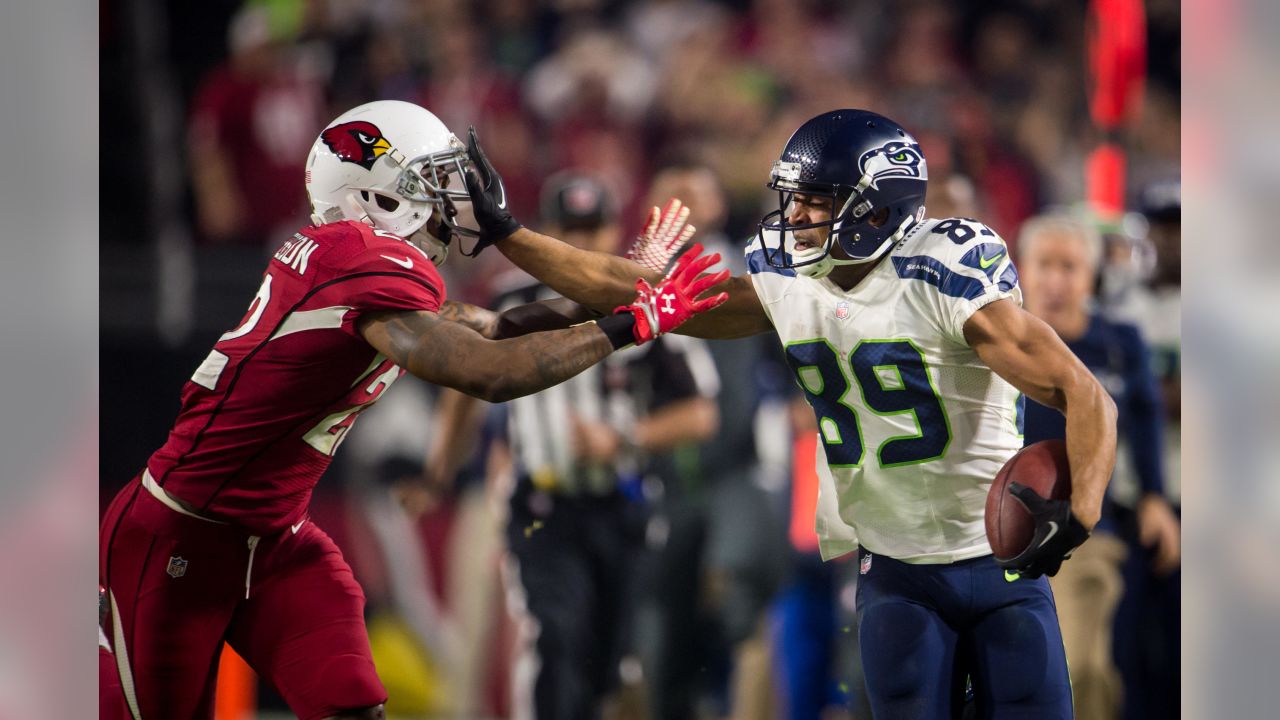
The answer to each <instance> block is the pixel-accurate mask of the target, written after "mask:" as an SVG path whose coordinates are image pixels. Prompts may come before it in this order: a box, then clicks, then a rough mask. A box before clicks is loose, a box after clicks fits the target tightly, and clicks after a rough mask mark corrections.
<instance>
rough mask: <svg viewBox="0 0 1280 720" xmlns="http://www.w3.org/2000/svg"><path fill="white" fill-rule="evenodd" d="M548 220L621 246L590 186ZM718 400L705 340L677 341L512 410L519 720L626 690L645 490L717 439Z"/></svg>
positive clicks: (526, 288)
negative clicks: (672, 459)
mask: <svg viewBox="0 0 1280 720" xmlns="http://www.w3.org/2000/svg"><path fill="white" fill-rule="evenodd" d="M542 217H543V220H544V222H545V223H546V224H547V225H548V230H549V231H550V232H552V234H554V235H556V236H557V237H560V238H562V239H563V240H564V241H565V242H569V243H572V244H574V245H577V246H578V247H582V248H585V249H588V250H600V251H606V252H617V251H618V250H619V241H620V240H621V231H620V229H619V227H618V225H617V222H616V213H615V210H614V208H613V204H612V202H611V200H610V198H609V195H608V193H607V192H606V190H605V189H604V187H603V186H602V185H601V184H600V183H599V182H597V181H595V180H593V179H592V178H590V177H588V176H584V175H578V174H560V175H556V176H553V177H552V178H550V179H548V180H547V182H546V184H545V185H544V188H543V193H542ZM506 286H507V287H506V288H505V292H502V294H501V295H500V296H499V298H498V301H497V308H498V309H499V310H502V309H505V308H506V307H507V306H510V305H518V304H523V303H526V302H532V301H537V300H542V299H546V298H549V297H555V295H554V294H553V293H551V292H550V291H549V290H547V289H546V288H545V287H543V286H542V285H539V284H537V283H536V282H535V281H533V280H532V279H531V278H529V277H528V276H523V278H521V279H519V280H513V279H510V278H509V279H508V281H507V283H506ZM718 391H719V377H718V376H717V374H716V370H715V365H714V363H713V361H712V359H711V356H710V353H708V351H707V349H706V348H705V346H704V345H703V344H702V341H700V340H696V339H693V338H686V337H683V336H679V335H668V336H663V337H660V338H658V339H657V340H655V341H654V342H651V343H647V344H646V345H644V346H642V347H638V348H631V349H629V350H625V351H622V352H618V353H614V354H613V355H612V356H610V357H609V358H608V359H606V360H605V361H604V362H602V363H600V364H599V365H597V366H595V367H592V368H590V369H588V370H587V371H585V372H583V373H582V374H581V375H578V376H576V377H574V378H572V379H571V380H569V381H568V382H565V383H563V384H561V385H557V386H555V387H552V388H549V389H547V390H544V391H542V392H540V393H537V394H535V395H531V396H529V397H525V398H520V399H518V400H513V401H511V402H509V403H507V404H506V409H507V421H506V433H505V437H506V441H507V443H508V445H509V447H510V450H511V454H512V456H513V461H514V464H515V476H516V482H515V486H514V488H513V490H512V494H511V498H510V517H509V520H508V526H507V539H508V543H509V549H510V551H511V552H510V558H511V564H510V566H509V568H508V570H509V572H508V573H507V576H506V582H507V589H508V593H509V598H510V600H511V604H512V606H513V609H514V610H515V612H516V616H517V619H518V625H519V631H520V650H519V655H518V657H517V660H516V666H515V668H514V671H513V680H514V683H515V688H514V691H515V695H514V697H513V705H514V706H515V708H516V717H530V716H531V717H535V718H584V719H585V718H590V717H595V716H597V715H598V714H599V708H600V703H601V700H602V699H604V698H605V697H606V696H607V695H608V694H609V693H610V692H611V691H613V690H614V689H615V688H616V687H617V683H618V679H619V665H620V661H621V659H622V657H623V655H624V653H626V652H628V650H629V649H630V648H629V647H628V645H629V642H630V632H631V626H632V623H631V622H630V616H631V609H632V603H631V598H632V597H633V596H634V590H635V589H634V587H633V583H632V582H631V580H632V578H633V577H634V575H635V561H636V559H637V557H638V555H639V553H640V552H641V550H642V549H643V543H644V537H643V536H644V527H645V522H646V520H647V518H646V511H645V502H644V495H645V491H644V488H645V487H655V486H657V485H658V484H659V483H655V482H652V480H654V479H657V478H654V474H655V473H657V472H661V470H660V468H662V467H664V466H668V467H669V466H670V463H669V462H663V461H662V460H663V456H664V455H667V454H669V452H670V451H672V450H674V449H676V448H678V447H679V446H681V445H684V444H688V443H699V442H702V441H704V440H707V439H710V438H711V437H712V436H713V435H714V434H715V432H716V430H717V427H718V425H719V415H718V411H717V406H716V402H715V396H716V394H717V393H718ZM530 711H532V712H531V713H530Z"/></svg>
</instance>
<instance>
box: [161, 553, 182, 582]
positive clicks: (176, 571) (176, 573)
mask: <svg viewBox="0 0 1280 720" xmlns="http://www.w3.org/2000/svg"><path fill="white" fill-rule="evenodd" d="M164 571H165V572H167V573H169V577H171V578H180V577H182V576H183V575H186V574H187V561H186V560H183V559H182V558H181V557H179V556H177V555H174V556H173V557H170V558H169V567H167V568H165V569H164Z"/></svg>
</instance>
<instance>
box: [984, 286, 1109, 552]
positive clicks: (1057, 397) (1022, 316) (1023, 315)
mask: <svg viewBox="0 0 1280 720" xmlns="http://www.w3.org/2000/svg"><path fill="white" fill-rule="evenodd" d="M964 337H965V340H966V341H967V342H968V344H969V346H970V347H971V348H973V350H974V352H975V353H977V355H978V358H979V359H981V360H982V362H983V363H985V364H986V365H987V367H989V368H991V369H992V370H993V371H995V373H996V374H997V375H999V376H1000V377H1002V378H1004V379H1005V380H1007V381H1009V383H1010V384H1012V385H1013V386H1014V387H1016V388H1018V389H1019V390H1021V391H1022V392H1024V393H1026V395H1027V397H1030V398H1031V399H1033V400H1035V401H1037V402H1040V403H1042V404H1044V405H1048V406H1050V407H1054V408H1057V409H1059V410H1061V411H1062V412H1063V413H1065V414H1066V418H1067V456H1068V460H1069V461H1070V464H1071V478H1072V495H1071V510H1072V512H1074V513H1075V515H1076V517H1077V518H1078V519H1079V520H1080V522H1081V523H1083V524H1084V526H1085V527H1092V526H1093V524H1094V523H1096V522H1097V521H1098V517H1099V515H1100V514H1101V509H1102V497H1103V494H1104V493H1105V491H1106V487H1107V482H1108V481H1109V480H1110V479H1111V471H1112V469H1113V468H1114V467H1115V457H1116V406H1115V403H1114V402H1113V401H1112V400H1111V397H1110V396H1109V395H1108V394H1107V391H1106V390H1105V389H1103V387H1102V385H1101V383H1099V382H1098V380H1097V379H1096V378H1095V377H1094V376H1093V374H1092V373H1090V372H1089V369H1088V368H1087V367H1085V366H1084V363H1082V362H1080V360H1079V359H1078V358H1077V357H1076V356H1075V355H1074V354H1073V353H1072V352H1071V350H1070V349H1068V348H1067V346H1066V345H1065V344H1064V343H1063V342H1062V340H1061V339H1059V338H1058V335H1057V333H1055V332H1054V331H1053V330H1052V329H1051V328H1050V327H1049V326H1048V325H1046V324H1045V323H1044V321H1042V320H1040V319H1039V318H1037V317H1035V316H1034V315H1032V314H1031V313H1029V312H1027V311H1025V310H1023V309H1022V308H1020V307H1018V306H1017V305H1015V304H1014V303H1012V302H1009V301H1007V300H1002V301H1000V302H993V303H991V304H989V305H987V306H985V307H983V308H982V309H981V310H979V311H977V312H975V313H974V314H973V316H972V317H970V318H969V319H968V321H967V322H966V323H965V325H964Z"/></svg>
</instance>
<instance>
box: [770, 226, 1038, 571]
mask: <svg viewBox="0 0 1280 720" xmlns="http://www.w3.org/2000/svg"><path fill="white" fill-rule="evenodd" d="M771 244H772V243H771ZM747 265H748V269H749V271H750V272H751V277H752V280H753V284H754V285H755V289H756V293H757V294H759V296H760V300H761V302H762V304H763V305H764V308H765V312H766V313H768V315H769V318H770V319H771V320H772V322H773V325H774V327H775V328H776V329H777V332H778V336H779V338H780V339H781V340H782V344H783V347H784V348H785V350H786V357H787V362H788V363H789V364H790V366H791V369H792V371H793V372H794V373H795V378H796V381H797V382H798V383H799V385H800V387H801V389H802V390H803V391H804V393H805V396H806V397H807V398H808V400H809V404H810V405H812V406H813V408H814V412H815V414H816V415H817V418H818V428H819V436H820V439H821V440H822V442H820V443H818V453H819V457H818V463H817V465H818V467H819V493H818V513H817V531H818V537H819V539H820V541H821V550H822V555H823V558H824V559H826V558H831V557H834V556H836V555H841V554H844V553H846V552H849V551H851V550H853V549H855V547H856V546H857V545H858V544H861V545H862V546H863V547H865V548H867V549H868V550H869V551H871V552H873V553H878V554H882V555H887V556H889V557H893V558H897V559H899V560H902V561H905V562H911V563H949V562H954V561H957V560H963V559H965V558H971V557H977V556H980V555H985V554H988V553H990V552H991V548H990V546H989V545H988V544H987V538H986V531H985V529H984V525H983V510H984V507H985V503H986V497H987V489H988V488H989V487H990V486H991V482H992V480H993V479H994V478H995V476H996V473H997V472H998V471H999V470H1000V467H1001V466H1002V465H1003V464H1004V463H1005V461H1007V460H1008V459H1009V458H1010V457H1011V456H1012V455H1013V454H1014V453H1015V452H1017V451H1018V449H1019V448H1021V447H1022V438H1021V434H1022V433H1021V430H1020V429H1019V423H1020V412H1019V406H1020V404H1021V398H1020V395H1019V393H1018V391H1017V390H1015V389H1014V388H1013V386H1011V385H1010V384H1009V383H1008V382H1006V381H1004V380H1003V379H1002V378H1000V377H999V376H998V375H996V374H995V373H994V372H992V371H991V369H990V368H988V367H987V366H986V365H984V364H983V363H982V362H981V361H980V360H979V359H978V356H977V355H976V354H975V353H974V351H973V350H972V349H971V348H970V347H969V346H968V344H967V343H966V342H965V339H964V332H963V329H964V324H965V321H966V320H968V319H969V317H970V316H971V315H973V313H974V312H976V311H977V310H978V309H979V308H981V307H983V306H984V305H987V304H988V303H991V302H994V301H996V300H999V299H1002V298H1010V299H1012V300H1013V301H1014V302H1017V303H1019V304H1021V303H1022V293H1021V290H1020V288H1019V287H1018V273H1017V270H1016V269H1014V266H1013V263H1012V262H1011V260H1010V258H1009V252H1008V248H1007V247H1006V246H1005V243H1004V241H1003V240H1001V239H1000V237H999V236H998V235H996V234H995V233H994V232H993V231H992V230H990V229H989V228H987V227H986V226H985V225H983V224H981V223H978V222H975V221H972V220H962V219H959V218H950V219H947V220H934V219H926V220H924V221H923V222H921V223H918V224H917V225H916V226H915V228H913V229H912V230H911V231H910V232H909V233H908V234H907V236H906V237H905V238H904V239H903V240H901V241H900V242H899V243H898V244H897V246H896V247H894V248H893V250H892V251H891V252H890V253H889V256H888V257H887V258H885V259H884V260H882V261H880V262H879V264H878V265H877V266H876V268H875V269H874V270H872V271H871V273H870V274H868V275H867V276H866V277H865V278H863V280H862V281H861V282H859V283H858V284H857V285H856V286H855V287H854V288H853V289H852V290H850V291H848V292H846V291H844V290H842V289H840V288H839V287H837V286H836V285H835V284H834V283H832V282H831V281H830V280H829V279H822V280H815V279H813V278H807V277H804V276H800V275H797V274H796V273H795V272H794V271H793V270H779V269H776V268H773V267H770V266H769V265H768V264H767V263H766V262H765V258H764V251H763V249H762V248H761V246H760V239H759V238H756V239H755V240H754V241H753V242H752V243H751V244H750V245H749V246H748V247H747Z"/></svg>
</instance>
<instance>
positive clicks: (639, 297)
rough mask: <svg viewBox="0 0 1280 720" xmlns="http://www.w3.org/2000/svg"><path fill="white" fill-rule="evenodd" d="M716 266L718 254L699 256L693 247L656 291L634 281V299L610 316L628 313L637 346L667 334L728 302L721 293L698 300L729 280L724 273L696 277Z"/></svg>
mask: <svg viewBox="0 0 1280 720" xmlns="http://www.w3.org/2000/svg"><path fill="white" fill-rule="evenodd" d="M718 262H720V253H712V254H710V255H702V243H694V244H693V246H692V247H690V248H689V249H688V250H687V251H685V253H684V254H683V255H681V256H680V259H679V260H676V266H675V267H674V268H672V269H671V272H669V273H667V276H666V277H665V278H663V279H662V282H660V283H658V286H657V287H654V286H652V285H650V284H649V282H648V281H647V280H644V279H643V278H642V279H640V280H637V281H636V299H635V300H633V301H632V302H631V304H630V305H623V306H621V307H618V308H616V309H615V310H614V312H615V313H622V312H629V313H631V314H632V315H634V316H635V319H636V325H635V329H634V330H633V333H634V334H635V338H636V344H637V345H643V344H645V343H647V342H649V341H650V340H652V339H654V338H656V337H658V336H659V335H663V334H666V333H669V332H671V331H672V330H675V329H676V328H678V327H680V326H681V325H683V324H684V323H685V322H686V321H687V320H688V319H689V318H691V317H693V316H694V315H697V314H698V313H702V312H706V311H708V310H711V309H712V308H715V307H719V306H720V304H721V303H723V302H724V301H725V300H728V299H729V293H723V292H722V293H717V294H715V295H712V296H711V297H708V298H702V299H701V300H699V299H698V296H699V295H701V294H702V293H704V292H706V291H707V289H708V288H710V287H711V286H713V285H717V284H719V283H722V282H724V281H725V280H727V279H729V271H728V270H721V271H720V272H718V273H714V274H712V275H702V276H701V277H699V275H701V273H702V271H703V270H706V269H707V268H709V267H711V266H712V265H715V264H716V263H718Z"/></svg>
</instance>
